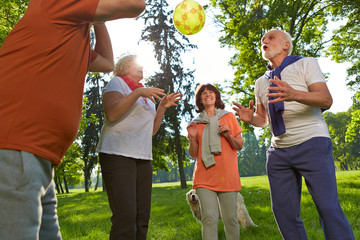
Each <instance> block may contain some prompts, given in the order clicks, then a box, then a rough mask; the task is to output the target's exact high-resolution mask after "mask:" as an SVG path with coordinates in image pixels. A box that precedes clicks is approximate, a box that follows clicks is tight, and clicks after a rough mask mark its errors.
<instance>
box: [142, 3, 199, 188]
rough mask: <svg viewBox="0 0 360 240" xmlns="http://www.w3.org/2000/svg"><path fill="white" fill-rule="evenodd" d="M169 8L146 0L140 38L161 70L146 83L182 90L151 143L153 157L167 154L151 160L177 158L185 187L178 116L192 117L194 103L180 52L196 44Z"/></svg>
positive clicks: (160, 162) (159, 162)
mask: <svg viewBox="0 0 360 240" xmlns="http://www.w3.org/2000/svg"><path fill="white" fill-rule="evenodd" d="M172 12H173V11H172V10H168V3H167V2H166V1H165V0H149V1H147V7H146V10H145V12H144V14H143V15H142V18H143V19H144V21H145V26H144V29H143V31H142V36H141V40H143V41H147V42H149V43H151V45H152V46H153V47H154V53H155V57H156V59H157V62H158V64H159V66H160V71H159V72H156V73H155V74H154V75H153V76H151V77H150V78H149V79H148V80H147V84H148V85H150V86H155V87H159V88H161V89H164V90H165V92H166V93H168V94H169V93H174V92H181V93H183V101H181V102H179V103H178V106H176V107H171V108H168V109H167V110H166V112H165V115H164V120H163V124H162V125H161V127H160V129H159V131H158V133H157V134H156V135H155V136H154V138H153V147H154V152H155V153H158V152H159V153H160V154H155V157H159V155H161V153H162V154H163V155H165V156H166V157H165V156H162V157H160V158H154V164H155V165H156V166H162V167H164V166H165V165H164V162H163V160H167V159H168V160H172V161H174V163H176V162H177V163H178V167H179V172H180V180H181V187H182V188H186V181H185V173H184V161H186V157H185V146H186V144H187V143H186V142H187V140H186V139H184V138H182V137H181V132H180V130H181V120H182V119H189V118H191V117H192V113H191V111H192V109H193V108H194V107H193V105H191V104H190V103H191V102H192V101H191V99H192V97H193V95H192V94H191V93H192V92H194V88H195V86H194V78H193V75H192V74H193V71H191V70H188V69H184V68H183V64H182V63H183V62H182V60H181V54H182V53H184V52H186V51H189V50H190V49H192V48H195V47H196V46H195V45H193V44H190V43H189V40H188V39H187V38H186V37H185V36H184V35H181V34H180V33H178V32H177V31H176V30H175V27H174V26H173V24H172V17H171V16H172ZM159 150H160V151H159ZM174 153H175V154H176V155H174Z"/></svg>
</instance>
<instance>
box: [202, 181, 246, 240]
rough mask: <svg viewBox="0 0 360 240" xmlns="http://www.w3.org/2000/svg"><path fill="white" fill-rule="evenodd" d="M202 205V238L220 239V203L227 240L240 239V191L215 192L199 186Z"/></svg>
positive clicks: (209, 239) (204, 239) (205, 239)
mask: <svg viewBox="0 0 360 240" xmlns="http://www.w3.org/2000/svg"><path fill="white" fill-rule="evenodd" d="M196 193H197V195H198V197H199V200H200V206H201V223H202V239H203V240H217V239H218V223H219V203H220V208H221V209H220V210H221V217H222V221H223V222H224V228H225V235H226V239H227V240H239V238H240V230H239V222H238V219H237V194H238V192H215V191H212V190H208V189H205V188H197V189H196Z"/></svg>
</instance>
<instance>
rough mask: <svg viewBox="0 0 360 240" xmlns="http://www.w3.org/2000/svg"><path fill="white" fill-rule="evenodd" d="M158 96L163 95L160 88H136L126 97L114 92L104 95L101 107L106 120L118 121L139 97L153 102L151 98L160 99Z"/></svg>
mask: <svg viewBox="0 0 360 240" xmlns="http://www.w3.org/2000/svg"><path fill="white" fill-rule="evenodd" d="M159 95H165V94H164V93H163V90H162V89H160V88H137V89H135V90H134V91H132V92H131V93H130V94H129V95H127V96H123V95H122V94H121V93H119V92H115V91H112V92H107V93H104V96H103V106H104V112H105V116H106V119H107V120H109V121H110V122H114V121H117V120H119V119H120V118H122V117H123V116H124V115H125V114H126V113H127V112H128V111H129V109H130V108H131V106H132V105H133V104H134V103H135V102H136V100H137V99H138V98H139V97H147V98H148V99H150V100H151V101H152V102H155V100H154V99H153V98H154V97H155V98H157V99H161V98H160V96H159Z"/></svg>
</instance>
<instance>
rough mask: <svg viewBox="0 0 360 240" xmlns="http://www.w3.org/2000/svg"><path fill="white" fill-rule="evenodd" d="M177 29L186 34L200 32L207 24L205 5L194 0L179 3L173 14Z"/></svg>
mask: <svg viewBox="0 0 360 240" xmlns="http://www.w3.org/2000/svg"><path fill="white" fill-rule="evenodd" d="M173 20H174V25H175V27H176V29H177V30H178V31H179V32H181V33H182V34H185V35H192V34H195V33H198V32H199V31H200V30H201V29H202V28H203V26H204V24H205V11H204V9H203V7H202V6H201V5H200V4H199V3H197V2H196V1H193V0H185V1H182V2H181V3H179V4H178V5H177V6H176V8H175V10H174V14H173Z"/></svg>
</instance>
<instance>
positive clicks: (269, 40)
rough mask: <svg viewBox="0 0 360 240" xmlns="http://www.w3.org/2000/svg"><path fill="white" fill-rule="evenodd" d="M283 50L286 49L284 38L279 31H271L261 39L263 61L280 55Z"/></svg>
mask: <svg viewBox="0 0 360 240" xmlns="http://www.w3.org/2000/svg"><path fill="white" fill-rule="evenodd" d="M285 49H287V41H286V37H285V35H284V33H283V32H281V31H279V30H271V31H269V32H267V33H266V34H265V35H264V36H263V37H262V39H261V52H262V57H263V59H265V60H271V59H272V58H274V57H276V56H278V55H280V54H281V53H282V52H283V51H284V50H285Z"/></svg>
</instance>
